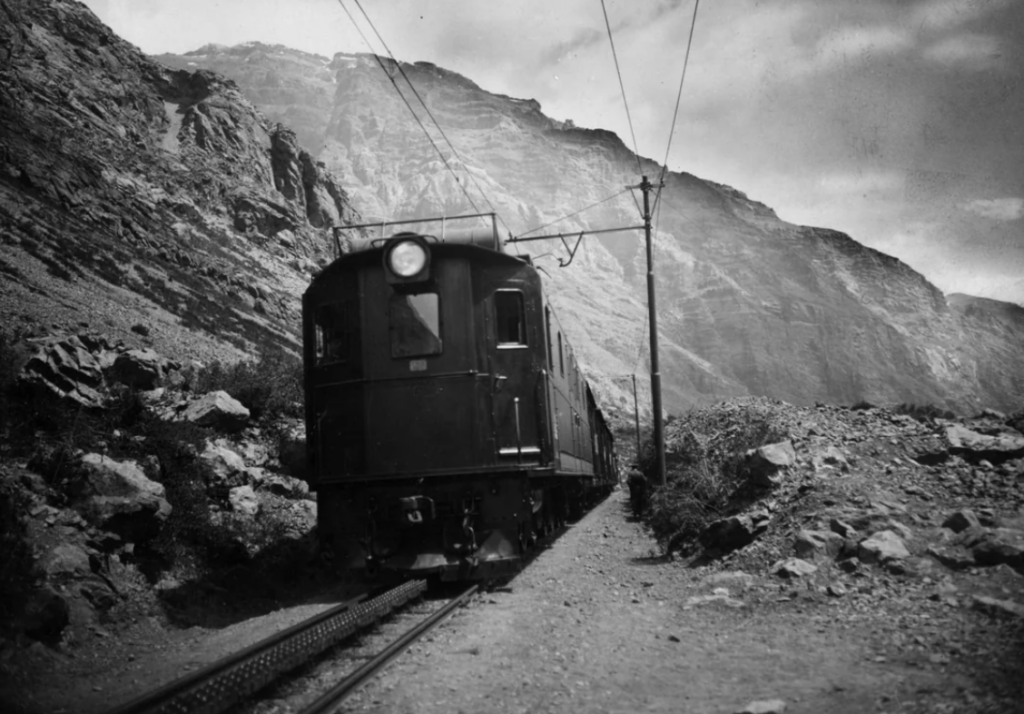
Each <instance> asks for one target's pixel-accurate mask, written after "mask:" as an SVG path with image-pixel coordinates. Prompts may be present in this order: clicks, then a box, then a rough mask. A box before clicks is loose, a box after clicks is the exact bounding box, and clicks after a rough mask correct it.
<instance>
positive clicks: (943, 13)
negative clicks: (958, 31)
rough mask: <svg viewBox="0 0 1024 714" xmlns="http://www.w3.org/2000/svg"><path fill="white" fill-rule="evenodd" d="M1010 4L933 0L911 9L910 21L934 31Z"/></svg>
mask: <svg viewBox="0 0 1024 714" xmlns="http://www.w3.org/2000/svg"><path fill="white" fill-rule="evenodd" d="M1009 4H1010V1H1009V0H931V1H926V2H921V3H919V4H917V5H916V6H915V7H913V8H912V9H911V11H910V23H911V24H912V25H915V26H918V27H921V28H923V29H928V30H933V31H942V30H950V29H953V28H956V27H961V26H963V25H965V24H967V23H969V22H974V21H976V20H979V19H981V18H983V17H984V16H985V15H988V14H990V13H992V12H995V11H997V10H1002V9H1003V8H1004V7H1006V6H1007V5H1009Z"/></svg>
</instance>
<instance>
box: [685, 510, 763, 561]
mask: <svg viewBox="0 0 1024 714" xmlns="http://www.w3.org/2000/svg"><path fill="white" fill-rule="evenodd" d="M770 520H771V516H770V515H768V511H765V510H758V511H751V512H750V513H744V514H742V515H739V516H730V517H729V518H723V519H721V520H718V521H715V522H714V523H712V524H711V525H709V526H708V527H707V528H705V529H704V532H703V533H701V535H700V542H701V545H703V546H704V549H705V551H707V553H708V554H709V555H712V556H714V555H724V554H725V553H728V552H730V551H733V550H736V549H737V548H742V547H743V546H745V545H749V544H750V543H752V542H754V539H755V538H756V537H757V536H759V535H761V534H762V533H764V532H765V530H767V528H768V523H769V521H770Z"/></svg>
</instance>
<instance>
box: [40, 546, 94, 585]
mask: <svg viewBox="0 0 1024 714" xmlns="http://www.w3.org/2000/svg"><path fill="white" fill-rule="evenodd" d="M40 567H41V568H42V571H43V572H44V573H46V577H47V578H48V579H50V580H54V579H61V578H69V577H75V576H80V575H87V574H89V573H90V572H92V570H91V568H90V567H89V554H88V553H86V552H85V550H83V549H82V548H81V546H77V545H75V544H73V543H61V544H59V545H57V546H55V547H54V548H53V549H52V550H51V551H50V552H49V553H47V554H46V555H45V556H44V557H43V559H42V561H41V562H40Z"/></svg>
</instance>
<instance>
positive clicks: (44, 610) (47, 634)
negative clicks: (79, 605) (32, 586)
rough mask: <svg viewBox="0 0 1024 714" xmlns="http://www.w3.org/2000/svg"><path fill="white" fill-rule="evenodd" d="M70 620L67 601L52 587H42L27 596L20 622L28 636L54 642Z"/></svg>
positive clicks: (69, 609)
mask: <svg viewBox="0 0 1024 714" xmlns="http://www.w3.org/2000/svg"><path fill="white" fill-rule="evenodd" d="M70 621H71V608H70V607H68V601H67V600H66V599H65V598H64V597H63V596H62V595H60V594H58V593H57V591H55V590H54V589H53V588H50V587H42V588H39V589H38V590H36V591H35V592H33V593H32V594H31V595H30V596H29V598H28V601H27V603H26V605H25V610H24V612H23V614H22V617H21V619H20V624H21V627H22V629H23V630H24V632H25V634H26V635H28V636H29V637H31V638H33V639H36V640H42V641H43V642H50V643H55V642H57V641H58V640H59V639H60V636H61V633H62V632H63V631H64V628H65V627H67V626H68V623H69V622H70Z"/></svg>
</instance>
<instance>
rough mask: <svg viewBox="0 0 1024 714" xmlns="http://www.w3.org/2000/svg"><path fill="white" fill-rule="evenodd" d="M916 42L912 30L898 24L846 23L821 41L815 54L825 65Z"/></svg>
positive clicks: (896, 49) (861, 58)
mask: <svg viewBox="0 0 1024 714" xmlns="http://www.w3.org/2000/svg"><path fill="white" fill-rule="evenodd" d="M913 46H914V41H913V38H912V37H911V34H910V32H909V31H908V30H907V29H905V28H903V27H899V26H889V27H886V26H882V25H878V26H875V27H857V26H854V27H843V28H840V29H838V30H835V31H833V32H830V33H828V34H827V35H825V36H824V37H823V38H822V39H821V40H819V41H818V45H817V47H816V50H815V57H816V59H818V60H819V61H820V62H823V63H824V64H826V65H831V64H834V63H837V62H842V63H848V62H851V61H869V60H876V59H878V57H879V56H880V55H881V56H884V55H893V54H897V53H900V52H903V51H906V50H908V49H910V48H911V47H913Z"/></svg>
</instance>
